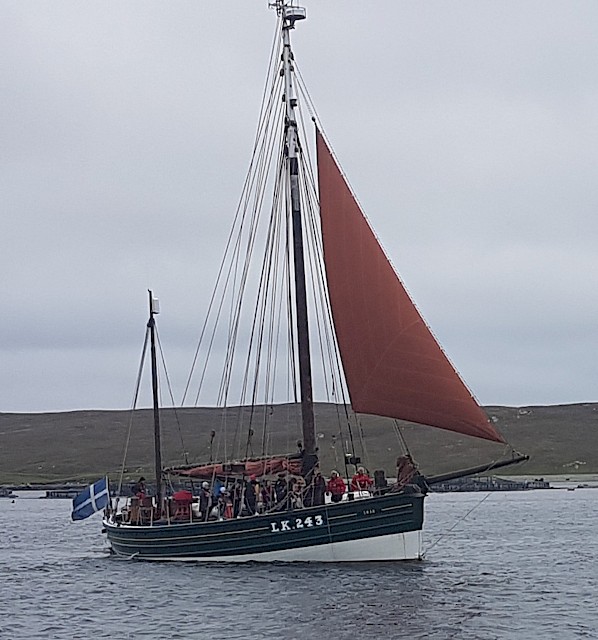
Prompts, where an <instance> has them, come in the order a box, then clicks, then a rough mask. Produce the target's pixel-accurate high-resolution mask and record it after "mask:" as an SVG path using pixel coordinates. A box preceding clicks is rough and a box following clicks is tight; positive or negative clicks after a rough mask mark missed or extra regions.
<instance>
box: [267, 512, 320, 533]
mask: <svg viewBox="0 0 598 640" xmlns="http://www.w3.org/2000/svg"><path fill="white" fill-rule="evenodd" d="M322 524H324V518H323V517H322V516H321V515H317V516H307V517H305V518H293V519H291V520H280V521H279V522H271V523H270V530H271V533H280V532H281V531H293V530H294V529H304V528H306V527H319V526H320V525H322Z"/></svg>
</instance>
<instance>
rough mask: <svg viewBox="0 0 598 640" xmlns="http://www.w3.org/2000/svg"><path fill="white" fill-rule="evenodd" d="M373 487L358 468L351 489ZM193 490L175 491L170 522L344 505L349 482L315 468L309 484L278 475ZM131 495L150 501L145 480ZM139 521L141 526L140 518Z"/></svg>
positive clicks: (335, 473)
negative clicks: (327, 504) (271, 477)
mask: <svg viewBox="0 0 598 640" xmlns="http://www.w3.org/2000/svg"><path fill="white" fill-rule="evenodd" d="M373 484H374V481H373V480H372V479H371V478H370V476H369V474H368V473H367V472H366V470H365V468H364V467H359V468H358V469H357V472H356V473H355V474H354V475H353V476H352V478H351V479H350V481H349V489H350V491H351V492H369V491H371V490H372V487H373ZM192 490H193V492H189V491H180V492H176V493H174V494H173V496H171V497H170V498H168V499H167V507H166V510H167V513H168V520H173V521H175V522H176V521H186V522H188V521H190V520H191V521H212V520H224V519H231V518H239V517H243V516H253V515H259V514H263V513H270V512H277V511H289V510H295V509H303V508H304V507H315V506H319V505H324V504H325V503H326V502H335V503H336V502H341V501H342V500H343V496H345V494H347V483H346V482H345V480H344V479H343V478H342V477H341V475H340V474H339V473H338V471H335V470H333V471H332V472H331V473H330V478H329V479H328V480H326V479H325V478H324V476H323V475H322V473H321V472H320V471H319V470H318V469H317V468H316V470H315V472H314V473H313V474H312V476H311V479H310V481H309V483H306V481H305V479H304V478H303V477H301V476H294V475H289V474H287V473H279V474H278V476H277V477H276V479H275V480H274V479H269V478H263V477H260V478H258V477H256V476H255V475H250V476H249V477H246V478H237V479H236V480H235V479H228V480H227V481H222V480H221V479H219V478H217V477H215V478H213V479H212V482H208V481H207V480H204V481H202V482H201V484H200V486H199V487H198V486H197V485H195V486H193V487H192ZM132 493H133V495H134V496H135V498H136V500H135V501H133V504H137V505H143V504H144V503H145V502H147V501H148V500H150V499H149V498H147V489H146V484H145V478H140V479H139V481H138V482H136V483H135V484H134V485H133V487H132ZM327 494H328V500H327V499H326V497H327ZM362 495H363V494H362ZM137 520H138V521H139V523H140V524H141V521H140V518H139V517H138V518H137ZM132 521H133V518H131V522H132Z"/></svg>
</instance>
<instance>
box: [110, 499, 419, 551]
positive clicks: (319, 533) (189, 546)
mask: <svg viewBox="0 0 598 640" xmlns="http://www.w3.org/2000/svg"><path fill="white" fill-rule="evenodd" d="M423 502H424V496H423V495H422V494H419V493H415V494H404V493H389V494H386V495H384V496H377V497H371V498H365V499H358V500H351V501H347V502H342V503H337V504H329V505H323V506H320V507H311V508H306V509H301V510H295V511H286V512H281V513H270V514H264V515H258V516H249V517H244V518H237V519H234V520H221V521H217V522H205V523H204V522H194V523H185V524H170V525H168V524H160V525H153V526H134V525H123V524H121V525H119V524H115V523H111V522H106V523H105V527H106V533H107V536H108V541H109V543H110V545H111V548H112V550H113V552H114V553H116V554H117V555H119V556H126V557H136V558H142V559H147V560H195V561H230V562H242V561H291V562H292V561H332V562H334V561H337V562H338V561H367V560H406V559H416V558H419V557H420V556H421V528H422V525H423Z"/></svg>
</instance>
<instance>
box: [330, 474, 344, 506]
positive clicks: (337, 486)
mask: <svg viewBox="0 0 598 640" xmlns="http://www.w3.org/2000/svg"><path fill="white" fill-rule="evenodd" d="M326 488H327V489H328V491H330V495H331V496H332V502H340V501H341V500H342V499H343V495H344V493H345V491H346V490H347V485H346V484H345V481H344V480H343V479H342V478H341V477H340V475H339V473H338V471H331V472H330V480H328V485H327V486H326Z"/></svg>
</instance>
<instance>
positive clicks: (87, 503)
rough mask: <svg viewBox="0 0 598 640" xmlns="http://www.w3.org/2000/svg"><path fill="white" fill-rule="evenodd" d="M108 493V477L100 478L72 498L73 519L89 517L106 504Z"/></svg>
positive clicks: (108, 497) (108, 499)
mask: <svg viewBox="0 0 598 640" xmlns="http://www.w3.org/2000/svg"><path fill="white" fill-rule="evenodd" d="M109 502H110V494H109V493H108V478H102V479H101V480H98V481H97V482H95V483H94V484H92V485H90V486H89V487H87V489H85V491H82V492H81V493H80V494H79V495H78V496H77V497H76V498H73V513H72V514H71V517H72V519H73V520H83V519H85V518H89V516H90V515H92V514H94V513H95V512H96V511H100V510H101V509H104V508H105V507H106V506H108V503H109Z"/></svg>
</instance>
